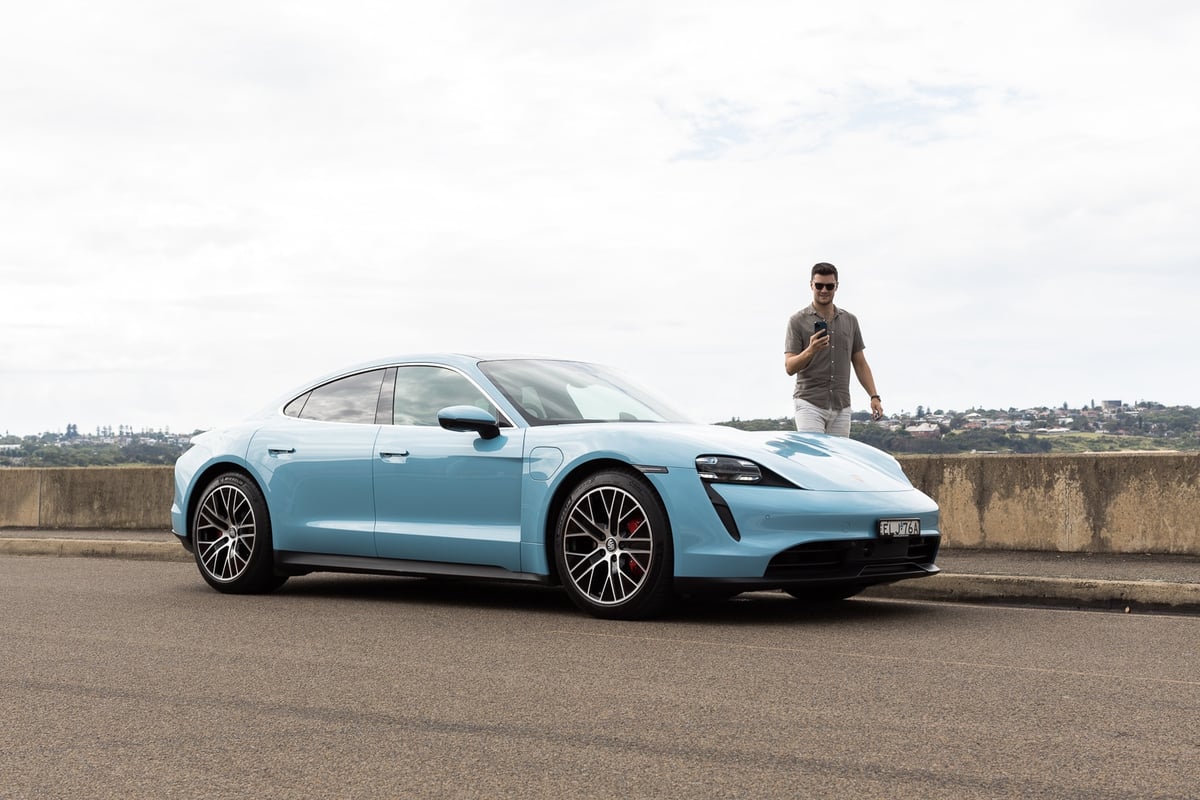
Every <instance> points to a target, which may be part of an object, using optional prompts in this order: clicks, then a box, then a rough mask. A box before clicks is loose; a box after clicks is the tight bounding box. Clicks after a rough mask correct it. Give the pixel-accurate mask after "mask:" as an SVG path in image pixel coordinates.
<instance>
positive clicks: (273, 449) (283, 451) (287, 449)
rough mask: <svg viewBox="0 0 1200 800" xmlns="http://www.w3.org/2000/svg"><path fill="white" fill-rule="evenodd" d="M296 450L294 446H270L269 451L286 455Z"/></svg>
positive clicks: (272, 453) (274, 454)
mask: <svg viewBox="0 0 1200 800" xmlns="http://www.w3.org/2000/svg"><path fill="white" fill-rule="evenodd" d="M294 452H296V448H294V447H268V448H267V453H269V454H270V455H273V456H286V455H291V454H292V453H294Z"/></svg>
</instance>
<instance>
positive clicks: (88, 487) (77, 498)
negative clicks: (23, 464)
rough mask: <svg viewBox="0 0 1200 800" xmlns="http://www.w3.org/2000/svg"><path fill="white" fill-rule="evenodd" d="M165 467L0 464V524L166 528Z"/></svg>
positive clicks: (168, 485)
mask: <svg viewBox="0 0 1200 800" xmlns="http://www.w3.org/2000/svg"><path fill="white" fill-rule="evenodd" d="M174 493H175V489H174V483H173V472H172V468H171V467H86V468H63V469H0V528H97V529H119V530H138V529H144V530H169V529H170V527H171V500H172V497H173V496H174Z"/></svg>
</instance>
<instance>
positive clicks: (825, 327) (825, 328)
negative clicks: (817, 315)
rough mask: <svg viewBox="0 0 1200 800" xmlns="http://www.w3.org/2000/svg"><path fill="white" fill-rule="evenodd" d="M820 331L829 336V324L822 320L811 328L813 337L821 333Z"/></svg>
mask: <svg viewBox="0 0 1200 800" xmlns="http://www.w3.org/2000/svg"><path fill="white" fill-rule="evenodd" d="M821 331H824V332H825V335H826V336H828V335H829V323H827V322H826V321H825V320H823V319H819V320H817V324H816V325H814V326H813V336H816V335H817V334H819V333H821Z"/></svg>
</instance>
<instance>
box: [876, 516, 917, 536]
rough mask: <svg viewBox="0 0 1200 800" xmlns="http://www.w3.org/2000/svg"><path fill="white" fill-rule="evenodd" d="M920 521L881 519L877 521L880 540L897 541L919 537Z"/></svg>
mask: <svg viewBox="0 0 1200 800" xmlns="http://www.w3.org/2000/svg"><path fill="white" fill-rule="evenodd" d="M920 535H921V520H919V519H881V520H879V538H880V539H899V538H901V537H905V536H920Z"/></svg>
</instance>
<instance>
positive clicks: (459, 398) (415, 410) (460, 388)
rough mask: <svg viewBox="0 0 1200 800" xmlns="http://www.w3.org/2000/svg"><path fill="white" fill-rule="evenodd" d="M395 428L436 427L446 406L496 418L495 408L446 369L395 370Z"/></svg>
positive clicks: (417, 367) (416, 367)
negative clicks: (476, 410)
mask: <svg viewBox="0 0 1200 800" xmlns="http://www.w3.org/2000/svg"><path fill="white" fill-rule="evenodd" d="M395 397H396V399H395V406H394V408H395V411H394V414H393V417H392V420H393V422H394V423H395V424H396V425H437V424H438V418H437V415H438V412H439V411H441V410H442V409H443V408H446V407H447V406H476V407H477V408H482V409H483V410H484V411H487V412H488V413H489V414H491V415H493V416H496V415H497V412H496V407H495V406H494V405H492V403H491V402H490V401H488V399H487V397H485V396H484V394H483V392H481V391H479V389H478V388H476V386H475V384H473V383H471V382H470V381H469V380H467V379H466V378H465V377H464V376H463V375H461V374H459V373H457V372H455V371H454V370H452V369H446V368H445V367H429V366H412V367H399V368H398V369H397V370H396V396H395Z"/></svg>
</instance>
